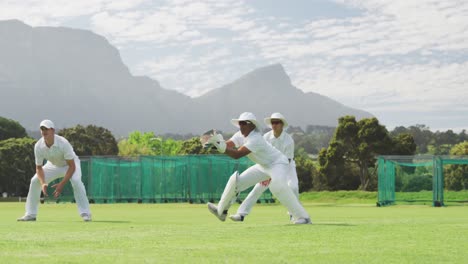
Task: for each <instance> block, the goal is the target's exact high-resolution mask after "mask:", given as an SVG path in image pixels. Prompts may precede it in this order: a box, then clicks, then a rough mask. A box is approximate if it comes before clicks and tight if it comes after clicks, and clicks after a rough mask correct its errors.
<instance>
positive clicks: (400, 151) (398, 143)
mask: <svg viewBox="0 0 468 264" xmlns="http://www.w3.org/2000/svg"><path fill="white" fill-rule="evenodd" d="M392 140H393V150H392V154H393V155H414V153H415V152H416V143H415V142H414V138H413V136H412V135H411V134H409V133H401V134H398V135H397V136H394V137H392Z"/></svg>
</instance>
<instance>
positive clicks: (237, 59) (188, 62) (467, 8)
mask: <svg viewBox="0 0 468 264" xmlns="http://www.w3.org/2000/svg"><path fill="white" fill-rule="evenodd" d="M0 19H19V20H22V21H24V22H25V23H27V24H29V25H32V26H65V27H73V28H81V29H87V30H91V31H93V32H95V33H97V34H100V35H103V36H105V37H106V38H107V39H108V40H109V42H110V43H112V44H113V45H114V46H116V47H117V48H118V49H119V50H120V53H121V56H122V60H123V61H124V63H125V64H126V65H127V66H128V67H129V69H130V71H131V72H132V74H134V75H147V76H149V77H151V78H154V79H156V80H158V81H159V82H160V83H161V85H162V86H163V87H164V88H166V89H174V90H177V91H179V92H181V93H184V94H187V95H190V96H193V97H195V96H199V95H201V94H203V93H205V92H207V91H209V90H212V89H215V88H218V87H220V86H222V85H224V84H227V83H229V82H231V81H233V80H235V79H237V78H239V77H240V76H242V75H243V74H245V73H247V72H249V71H251V70H254V69H255V68H258V67H262V66H265V65H269V64H273V63H281V64H282V65H283V66H284V68H285V70H286V72H287V73H288V75H289V76H290V77H291V81H292V83H293V85H295V86H296V87H298V88H299V89H301V90H303V91H304V92H309V91H312V92H316V93H319V94H322V95H325V96H329V97H331V98H333V99H335V100H337V101H339V102H341V103H343V104H345V105H348V106H351V107H355V108H359V109H363V110H366V111H369V112H371V113H372V114H374V115H375V116H376V117H377V118H378V119H379V120H380V121H381V123H382V124H384V125H386V126H387V127H388V128H389V129H392V128H393V127H394V126H398V125H404V126H409V125H414V124H425V125H427V126H429V127H430V128H431V129H432V130H437V129H440V130H446V129H454V130H456V131H460V130H461V129H468V103H467V102H468V89H467V88H468V87H467V84H468V1H466V0H450V1H439V0H309V1H306V0H290V1H279V0H278V1H275V0H251V1H239V0H205V1H187V0H173V1H163V0H158V1H148V0H92V1H91V0H80V1H68V0H67V1H64V0H55V1H52V0H23V1H10V0H6V1H5V0H3V1H0Z"/></svg>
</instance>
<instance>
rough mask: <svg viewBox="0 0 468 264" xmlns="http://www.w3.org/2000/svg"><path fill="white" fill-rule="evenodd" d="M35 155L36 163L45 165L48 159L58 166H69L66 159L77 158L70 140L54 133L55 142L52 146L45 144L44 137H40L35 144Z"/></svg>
mask: <svg viewBox="0 0 468 264" xmlns="http://www.w3.org/2000/svg"><path fill="white" fill-rule="evenodd" d="M34 155H35V156H36V165H43V163H44V160H45V159H46V160H47V161H48V162H50V163H52V164H53V165H55V166H57V167H64V166H67V162H66V160H72V159H75V158H77V156H76V154H75V151H74V150H73V147H72V145H71V144H70V142H68V140H67V139H66V138H64V137H61V136H59V135H54V144H53V145H52V146H51V147H50V148H49V147H47V145H46V144H45V141H44V138H41V139H39V140H38V141H37V142H36V145H34Z"/></svg>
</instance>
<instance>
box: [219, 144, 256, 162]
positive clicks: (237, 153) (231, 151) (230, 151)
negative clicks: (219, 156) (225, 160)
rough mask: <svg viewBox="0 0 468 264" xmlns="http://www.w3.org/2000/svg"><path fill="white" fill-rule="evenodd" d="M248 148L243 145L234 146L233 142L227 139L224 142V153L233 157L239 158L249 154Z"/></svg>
mask: <svg viewBox="0 0 468 264" xmlns="http://www.w3.org/2000/svg"><path fill="white" fill-rule="evenodd" d="M250 152H251V151H250V150H249V149H248V148H246V147H244V146H242V147H240V148H239V149H236V148H234V142H232V141H231V140H228V141H227V142H226V152H225V154H226V155H228V156H229V157H231V158H234V159H240V158H242V157H244V156H247V155H249V154H250Z"/></svg>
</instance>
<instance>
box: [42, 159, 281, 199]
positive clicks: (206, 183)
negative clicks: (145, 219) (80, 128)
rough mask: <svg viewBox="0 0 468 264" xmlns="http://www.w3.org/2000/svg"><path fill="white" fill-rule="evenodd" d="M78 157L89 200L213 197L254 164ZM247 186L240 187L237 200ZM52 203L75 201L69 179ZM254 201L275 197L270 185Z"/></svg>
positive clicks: (231, 161)
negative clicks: (230, 178) (268, 188)
mask: <svg viewBox="0 0 468 264" xmlns="http://www.w3.org/2000/svg"><path fill="white" fill-rule="evenodd" d="M80 159H81V170H82V181H83V183H84V185H85V187H86V191H87V194H88V198H89V200H90V201H91V202H94V203H170V202H189V203H206V202H208V201H211V202H214V201H218V200H219V199H220V197H221V194H222V192H223V190H224V186H225V185H226V182H227V180H228V178H229V177H230V176H231V175H232V174H233V173H234V171H236V170H237V171H239V173H242V172H243V171H244V170H246V169H247V168H248V167H250V166H252V165H253V163H252V162H251V161H250V160H249V159H247V158H241V159H238V160H235V159H232V158H229V157H227V156H222V155H189V156H141V157H138V158H122V157H81V158H80ZM59 180H60V179H58V180H56V181H55V182H58V181H59ZM51 185H53V184H51ZM51 185H50V186H51ZM250 190H251V188H249V189H248V190H245V191H243V192H242V193H241V194H240V195H239V200H243V199H244V198H245V197H246V196H247V194H248V192H249V191H250ZM57 202H74V197H73V190H72V187H71V185H70V184H67V185H66V187H65V188H64V191H63V193H62V195H61V197H60V199H58V200H57ZM259 202H274V199H273V197H272V195H271V193H270V191H269V190H268V191H266V192H265V193H264V194H263V195H262V197H261V198H260V200H259Z"/></svg>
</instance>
